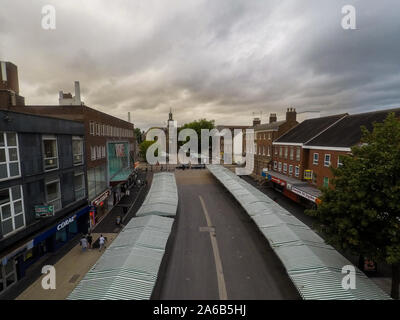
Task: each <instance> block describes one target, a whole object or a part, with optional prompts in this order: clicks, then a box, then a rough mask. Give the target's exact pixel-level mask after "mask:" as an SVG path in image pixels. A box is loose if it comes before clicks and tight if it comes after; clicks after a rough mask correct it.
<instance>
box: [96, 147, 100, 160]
mask: <svg viewBox="0 0 400 320" xmlns="http://www.w3.org/2000/svg"><path fill="white" fill-rule="evenodd" d="M96 158H97V159H101V147H100V146H97V147H96Z"/></svg>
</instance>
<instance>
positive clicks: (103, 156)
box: [101, 146, 106, 158]
mask: <svg viewBox="0 0 400 320" xmlns="http://www.w3.org/2000/svg"><path fill="white" fill-rule="evenodd" d="M101 157H102V158H105V157H106V146H102V147H101Z"/></svg>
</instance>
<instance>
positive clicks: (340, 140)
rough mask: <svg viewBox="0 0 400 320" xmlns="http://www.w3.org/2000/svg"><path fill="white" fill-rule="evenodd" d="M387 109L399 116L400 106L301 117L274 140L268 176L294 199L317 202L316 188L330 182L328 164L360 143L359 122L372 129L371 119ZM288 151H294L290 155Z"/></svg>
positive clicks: (335, 164)
mask: <svg viewBox="0 0 400 320" xmlns="http://www.w3.org/2000/svg"><path fill="white" fill-rule="evenodd" d="M390 112H394V113H395V114H396V116H398V117H400V109H393V110H383V111H375V112H368V113H361V114H355V115H348V114H340V115H334V116H329V117H323V118H316V119H310V120H306V121H303V122H302V123H301V124H299V125H298V126H297V127H295V128H293V129H292V130H291V131H289V132H288V133H287V134H285V135H283V136H282V137H281V138H279V139H277V140H276V141H274V143H273V145H274V156H273V163H274V165H273V170H272V171H270V172H269V176H268V178H269V180H271V181H272V183H273V184H274V186H275V188H276V189H278V190H279V191H282V192H283V193H284V194H285V195H286V196H288V197H289V198H291V199H293V200H295V201H297V202H301V203H304V204H306V205H310V204H311V203H318V201H319V199H318V197H319V196H320V195H321V191H320V188H322V187H331V186H332V185H331V181H332V179H333V173H332V170H331V168H332V167H333V168H337V167H338V166H340V165H342V163H341V157H343V156H344V155H346V154H349V153H351V147H353V146H355V145H357V144H359V143H360V140H361V134H362V132H361V126H365V127H366V128H367V129H368V130H372V128H373V123H374V122H383V121H384V120H385V119H386V117H387V116H388V114H389V113H390ZM292 150H296V151H292ZM292 152H293V154H295V155H298V156H297V157H296V156H294V159H293V158H292Z"/></svg>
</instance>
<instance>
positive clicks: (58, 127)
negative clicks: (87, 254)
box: [0, 110, 89, 297]
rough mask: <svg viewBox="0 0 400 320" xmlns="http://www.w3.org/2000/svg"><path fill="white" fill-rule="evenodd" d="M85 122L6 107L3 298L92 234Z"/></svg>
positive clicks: (1, 118) (1, 137)
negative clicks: (43, 263) (34, 268)
mask: <svg viewBox="0 0 400 320" xmlns="http://www.w3.org/2000/svg"><path fill="white" fill-rule="evenodd" d="M84 133H85V131H84V125H83V124H82V123H79V122H75V121H69V120H62V119H55V118H48V117H42V116H36V115H29V114H23V113H18V112H14V111H8V110H0V222H1V224H0V261H1V263H0V297H1V294H2V293H3V292H6V291H7V289H9V288H10V287H12V286H13V285H14V284H15V283H17V281H18V280H20V279H22V278H23V277H24V275H25V273H26V270H27V269H28V268H29V267H30V266H31V265H32V264H33V263H34V262H35V261H37V260H38V259H40V258H41V257H42V256H44V255H46V254H47V253H50V252H54V251H56V250H58V249H59V248H60V247H61V246H63V245H64V244H66V243H67V242H68V241H69V240H70V239H72V238H74V237H75V236H76V235H77V234H79V233H81V232H84V233H85V232H87V230H88V223H89V207H88V199H87V187H86V160H85V157H84V154H85V143H84Z"/></svg>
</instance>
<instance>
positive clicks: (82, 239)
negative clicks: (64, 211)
mask: <svg viewBox="0 0 400 320" xmlns="http://www.w3.org/2000/svg"><path fill="white" fill-rule="evenodd" d="M80 244H81V247H82V252H85V251H86V249H87V246H88V241H87V239H86V237H85V236H82V238H81V241H80Z"/></svg>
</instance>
